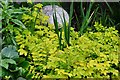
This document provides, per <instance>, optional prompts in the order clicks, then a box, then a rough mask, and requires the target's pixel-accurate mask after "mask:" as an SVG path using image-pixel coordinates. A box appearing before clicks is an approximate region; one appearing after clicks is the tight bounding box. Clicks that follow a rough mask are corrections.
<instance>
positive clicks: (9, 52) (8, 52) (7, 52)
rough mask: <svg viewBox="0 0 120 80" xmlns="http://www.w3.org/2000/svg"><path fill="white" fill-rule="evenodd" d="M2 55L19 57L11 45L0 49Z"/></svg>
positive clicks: (13, 57)
mask: <svg viewBox="0 0 120 80" xmlns="http://www.w3.org/2000/svg"><path fill="white" fill-rule="evenodd" d="M1 55H2V57H3V58H4V57H7V58H10V59H15V58H19V55H18V52H16V48H15V47H14V46H12V45H9V46H8V47H5V48H3V49H2V50H1Z"/></svg>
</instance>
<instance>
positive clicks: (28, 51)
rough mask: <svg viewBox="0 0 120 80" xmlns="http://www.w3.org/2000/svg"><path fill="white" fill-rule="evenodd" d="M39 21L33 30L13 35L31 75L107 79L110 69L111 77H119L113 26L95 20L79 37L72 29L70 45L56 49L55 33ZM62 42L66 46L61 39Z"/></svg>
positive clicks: (117, 38) (116, 45)
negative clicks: (27, 63) (28, 64)
mask: <svg viewBox="0 0 120 80" xmlns="http://www.w3.org/2000/svg"><path fill="white" fill-rule="evenodd" d="M41 17H42V16H41ZM29 18H30V17H29ZM33 18H34V17H33ZM31 20H32V19H31ZM28 21H29V20H28ZM42 21H43V23H40V24H36V25H35V29H36V30H35V31H34V33H31V32H30V31H29V30H28V29H26V30H23V31H22V32H18V33H17V35H18V36H16V41H17V43H18V45H19V46H20V48H19V50H18V51H19V53H20V55H24V56H25V57H27V58H29V60H30V61H29V62H30V65H31V66H30V68H29V73H32V74H33V76H32V78H40V77H42V78H68V76H69V77H71V78H84V77H88V78H103V77H106V78H108V77H109V76H108V74H107V73H110V72H112V73H113V75H112V77H118V70H117V69H116V67H118V49H119V48H118V47H119V42H118V41H119V36H118V33H117V30H115V28H114V27H110V28H106V27H103V26H102V25H101V24H99V23H97V22H96V23H95V25H94V27H95V32H92V31H88V32H86V33H85V34H84V35H83V36H81V37H79V36H78V32H75V31H74V29H73V28H71V30H70V37H71V38H70V44H71V46H64V48H63V50H59V42H58V37H57V34H55V31H54V30H53V29H52V26H50V25H48V27H46V26H44V24H46V23H44V21H45V20H44V19H41V22H42ZM62 34H63V36H62V39H63V38H64V33H63V32H62ZM62 44H63V45H65V42H64V40H62Z"/></svg>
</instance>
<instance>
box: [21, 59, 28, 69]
mask: <svg viewBox="0 0 120 80" xmlns="http://www.w3.org/2000/svg"><path fill="white" fill-rule="evenodd" d="M19 65H20V66H21V67H23V68H28V67H29V62H28V61H23V62H22V63H20V64H19Z"/></svg>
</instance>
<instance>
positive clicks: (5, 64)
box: [0, 59, 16, 69]
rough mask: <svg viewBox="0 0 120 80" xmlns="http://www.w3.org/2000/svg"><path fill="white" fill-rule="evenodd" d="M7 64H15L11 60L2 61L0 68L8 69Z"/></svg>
mask: <svg viewBox="0 0 120 80" xmlns="http://www.w3.org/2000/svg"><path fill="white" fill-rule="evenodd" d="M8 63H10V64H16V62H15V61H14V60H13V59H2V60H1V63H0V66H2V67H4V68H6V69H8V66H9V64H8Z"/></svg>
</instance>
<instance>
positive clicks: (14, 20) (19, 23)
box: [11, 19, 26, 29]
mask: <svg viewBox="0 0 120 80" xmlns="http://www.w3.org/2000/svg"><path fill="white" fill-rule="evenodd" d="M11 21H12V22H13V23H15V24H17V25H18V26H22V27H23V28H24V29H26V27H25V25H24V24H23V23H22V22H21V21H20V20H18V19H12V20H11Z"/></svg>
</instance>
